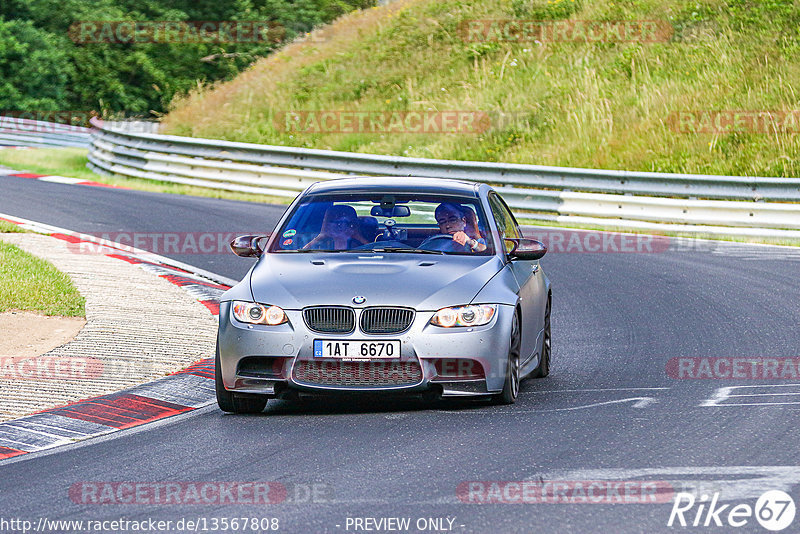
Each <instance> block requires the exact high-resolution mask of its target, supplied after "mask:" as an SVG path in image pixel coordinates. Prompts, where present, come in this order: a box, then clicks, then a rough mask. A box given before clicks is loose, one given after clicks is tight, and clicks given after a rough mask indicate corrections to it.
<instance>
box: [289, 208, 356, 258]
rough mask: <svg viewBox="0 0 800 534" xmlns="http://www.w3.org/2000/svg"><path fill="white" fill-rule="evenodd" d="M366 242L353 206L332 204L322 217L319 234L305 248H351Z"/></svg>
mask: <svg viewBox="0 0 800 534" xmlns="http://www.w3.org/2000/svg"><path fill="white" fill-rule="evenodd" d="M365 243H366V240H365V239H364V238H363V237H362V236H361V232H360V231H359V224H358V214H357V213H356V210H355V209H354V208H353V207H352V206H347V205H344V204H339V205H336V206H331V207H330V208H328V210H327V211H326V212H325V217H323V219H322V229H321V230H320V232H319V235H318V236H317V237H315V238H314V239H312V240H311V241H309V242H308V244H307V245H306V246H304V247H303V248H304V249H319V250H350V249H352V248H355V247H358V246H361V245H363V244H365Z"/></svg>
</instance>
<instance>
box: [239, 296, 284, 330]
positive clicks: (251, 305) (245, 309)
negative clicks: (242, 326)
mask: <svg viewBox="0 0 800 534" xmlns="http://www.w3.org/2000/svg"><path fill="white" fill-rule="evenodd" d="M233 316H234V317H236V320H237V321H240V322H242V323H250V324H266V325H269V326H276V325H279V324H283V323H285V322H287V321H288V320H289V319H288V318H287V317H286V314H285V313H283V310H282V309H281V308H279V307H278V306H264V305H263V304H258V303H256V302H241V301H238V300H237V301H234V302H233Z"/></svg>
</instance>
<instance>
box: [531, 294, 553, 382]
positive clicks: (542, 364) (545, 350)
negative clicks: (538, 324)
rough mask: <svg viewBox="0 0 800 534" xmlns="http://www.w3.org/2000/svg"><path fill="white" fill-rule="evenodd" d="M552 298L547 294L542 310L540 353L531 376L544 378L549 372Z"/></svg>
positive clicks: (551, 348)
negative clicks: (542, 326)
mask: <svg viewBox="0 0 800 534" xmlns="http://www.w3.org/2000/svg"><path fill="white" fill-rule="evenodd" d="M552 300H553V297H552V295H547V307H546V308H545V310H544V335H543V336H542V355H541V357H540V358H539V366H538V367H537V368H536V369H534V370H533V372H532V373H531V377H533V378H544V377H546V376H547V375H549V374H550V355H551V354H552V353H553V341H552V340H553V337H552V335H551V333H550V309H551V302H552Z"/></svg>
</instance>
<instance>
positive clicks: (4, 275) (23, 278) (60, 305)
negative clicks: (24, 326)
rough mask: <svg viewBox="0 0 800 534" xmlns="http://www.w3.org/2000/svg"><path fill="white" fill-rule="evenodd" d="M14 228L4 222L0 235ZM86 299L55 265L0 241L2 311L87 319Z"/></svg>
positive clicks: (0, 296)
mask: <svg viewBox="0 0 800 534" xmlns="http://www.w3.org/2000/svg"><path fill="white" fill-rule="evenodd" d="M9 227H13V228H16V227H15V226H14V225H11V224H8V223H4V222H2V221H0V232H4V231H7V230H11V231H14V230H12V229H11V228H9ZM84 304H85V300H84V298H83V297H82V296H81V295H80V293H78V290H77V289H75V286H74V285H73V284H72V281H71V280H70V279H69V277H68V276H67V275H66V274H64V273H62V272H60V271H58V270H57V269H56V268H55V267H54V266H53V265H52V264H51V263H49V262H47V261H45V260H42V259H40V258H37V257H36V256H33V255H31V254H28V253H27V252H24V251H22V250H20V249H19V248H18V247H15V246H14V245H10V244H8V243H4V242H2V241H0V312H5V311H9V310H20V311H35V312H38V313H41V314H43V315H61V316H69V317H84V316H85V315H86V311H85V307H84Z"/></svg>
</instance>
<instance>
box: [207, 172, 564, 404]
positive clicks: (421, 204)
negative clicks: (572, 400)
mask: <svg viewBox="0 0 800 534" xmlns="http://www.w3.org/2000/svg"><path fill="white" fill-rule="evenodd" d="M231 248H232V249H233V251H234V253H236V254H237V255H239V256H249V257H255V258H258V261H257V262H256V264H255V266H254V267H253V268H252V269H251V270H250V272H249V273H248V274H247V276H245V278H244V279H243V280H242V281H241V282H240V283H238V284H237V285H235V286H234V287H232V288H231V289H230V290H229V291H227V292H226V293H225V294H224V295H223V296H222V298H221V301H220V314H219V334H218V338H217V355H216V373H215V375H216V392H217V402H218V403H219V407H220V408H221V409H222V410H224V411H226V412H236V413H256V412H260V411H262V410H263V409H264V408H265V406H266V403H267V401H268V400H269V399H270V398H284V399H292V398H297V397H298V396H299V395H307V394H333V393H347V394H351V395H352V394H358V393H364V392H372V393H380V394H389V393H401V394H421V395H423V396H426V397H429V398H437V397H466V396H476V397H492V398H493V399H494V400H495V401H496V402H498V403H502V404H511V403H513V402H514V401H515V400H516V398H517V395H518V393H519V386H520V380H521V379H522V378H524V377H526V376H528V375H530V376H533V377H536V378H541V377H545V376H547V375H548V373H549V370H550V346H551V343H550V305H551V288H550V280H549V279H548V278H547V276H546V275H545V274H544V271H543V270H542V269H541V267H540V266H539V259H540V258H541V257H542V256H544V254H545V252H546V251H547V249H546V247H545V246H544V245H543V244H542V243H540V242H538V241H534V240H531V239H525V238H523V237H522V233H521V232H520V229H519V225H518V224H517V222H516V219H515V218H514V215H513V214H512V213H511V210H509V208H508V206H507V205H506V203H505V202H504V201H503V199H502V198H501V197H500V195H499V194H498V193H497V192H496V191H495V190H493V189H492V188H491V187H490V186H488V185H486V184H476V183H471V182H460V181H455V180H439V179H432V178H362V177H359V178H345V179H337V180H331V181H328V182H321V183H316V184H313V185H312V186H310V187H309V188H308V189H306V190H305V191H304V192H303V193H302V194H300V195H299V196H298V197H297V198H296V199H295V201H294V202H293V203H292V205H291V206H290V207H289V208H288V209H287V210H286V212H285V213H284V215H283V216H282V218H281V220H280V221H279V222H278V225H277V228H276V231H275V232H274V233H272V234H271V235H264V236H255V235H250V236H240V237H237V238H236V239H235V240H234V241H233V243H231Z"/></svg>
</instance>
